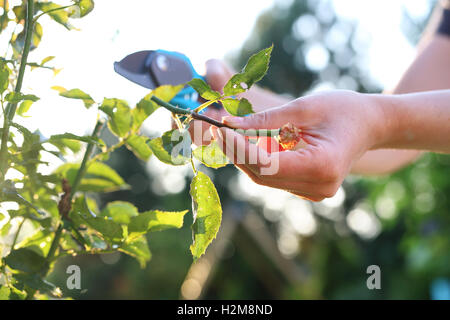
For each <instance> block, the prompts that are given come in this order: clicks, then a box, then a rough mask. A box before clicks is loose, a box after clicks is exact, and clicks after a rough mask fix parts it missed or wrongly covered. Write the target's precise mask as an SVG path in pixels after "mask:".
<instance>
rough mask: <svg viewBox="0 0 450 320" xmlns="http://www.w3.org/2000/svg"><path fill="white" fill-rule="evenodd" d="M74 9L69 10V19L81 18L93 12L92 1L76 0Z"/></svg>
mask: <svg viewBox="0 0 450 320" xmlns="http://www.w3.org/2000/svg"><path fill="white" fill-rule="evenodd" d="M76 5H77V6H76V7H75V8H73V7H72V8H70V9H69V17H71V18H82V17H84V16H85V15H87V14H89V13H90V12H91V11H92V10H94V1H93V0H77V1H76Z"/></svg>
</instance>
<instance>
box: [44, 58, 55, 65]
mask: <svg viewBox="0 0 450 320" xmlns="http://www.w3.org/2000/svg"><path fill="white" fill-rule="evenodd" d="M53 59H55V56H48V57H45V58H44V59H42V61H41V66H43V65H45V64H46V63H47V62H49V61H51V60H53Z"/></svg>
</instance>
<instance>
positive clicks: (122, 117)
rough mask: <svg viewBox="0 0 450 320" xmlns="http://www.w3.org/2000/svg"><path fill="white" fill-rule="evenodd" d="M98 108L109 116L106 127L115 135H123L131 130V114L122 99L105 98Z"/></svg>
mask: <svg viewBox="0 0 450 320" xmlns="http://www.w3.org/2000/svg"><path fill="white" fill-rule="evenodd" d="M100 110H102V111H103V112H104V113H106V114H107V115H108V116H109V121H108V127H109V129H110V130H111V131H112V132H113V133H114V134H116V135H117V136H119V137H124V136H126V135H127V133H128V132H129V131H130V130H131V127H132V124H133V116H132V114H131V111H130V107H129V106H128V104H127V103H126V102H125V101H124V100H120V99H116V98H113V99H107V98H105V99H104V100H103V103H102V105H101V106H100Z"/></svg>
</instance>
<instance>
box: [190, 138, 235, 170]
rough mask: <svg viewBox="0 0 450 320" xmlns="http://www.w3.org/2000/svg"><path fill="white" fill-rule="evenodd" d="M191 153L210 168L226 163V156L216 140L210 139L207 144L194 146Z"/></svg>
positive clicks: (223, 165)
mask: <svg viewBox="0 0 450 320" xmlns="http://www.w3.org/2000/svg"><path fill="white" fill-rule="evenodd" d="M192 154H193V155H194V157H195V158H196V159H198V160H199V161H201V162H202V163H203V164H204V165H205V166H207V167H210V168H214V169H217V168H221V167H225V166H226V165H227V164H228V158H227V156H226V155H225V154H224V153H223V151H222V149H220V147H219V146H218V145H217V142H216V141H212V142H211V143H210V144H209V145H207V146H200V147H198V148H196V149H195V150H194V151H193V152H192Z"/></svg>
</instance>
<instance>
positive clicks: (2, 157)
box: [0, 0, 34, 181]
mask: <svg viewBox="0 0 450 320" xmlns="http://www.w3.org/2000/svg"><path fill="white" fill-rule="evenodd" d="M33 13H34V1H33V0H28V1H27V18H26V21H25V30H26V33H25V44H24V47H23V51H22V58H21V60H20V68H19V75H18V77H17V82H16V86H15V88H14V92H15V93H20V90H21V89H22V83H23V77H24V75H25V67H26V64H27V59H28V53H29V52H30V47H31V39H32V35H33V25H34V22H33ZM16 109H17V103H8V104H7V105H6V109H5V112H4V114H3V117H4V119H3V132H2V143H1V148H0V173H1V175H2V177H1V181H4V180H5V174H6V167H7V164H8V156H7V155H8V146H7V143H8V139H9V124H10V122H11V121H12V120H13V118H14V115H15V113H16Z"/></svg>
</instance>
